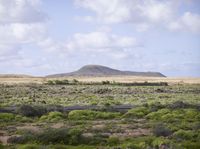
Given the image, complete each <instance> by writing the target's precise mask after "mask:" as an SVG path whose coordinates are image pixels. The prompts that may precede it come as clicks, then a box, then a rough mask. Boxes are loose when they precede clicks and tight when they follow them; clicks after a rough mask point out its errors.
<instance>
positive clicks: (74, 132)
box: [69, 128, 82, 145]
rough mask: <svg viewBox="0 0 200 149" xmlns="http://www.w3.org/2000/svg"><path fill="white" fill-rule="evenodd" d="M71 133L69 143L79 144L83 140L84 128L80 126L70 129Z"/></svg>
mask: <svg viewBox="0 0 200 149" xmlns="http://www.w3.org/2000/svg"><path fill="white" fill-rule="evenodd" d="M69 135H70V139H69V144H71V145H78V144H80V143H82V142H81V140H82V130H81V129H78V128H74V129H70V130H69Z"/></svg>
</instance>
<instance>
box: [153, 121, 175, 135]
mask: <svg viewBox="0 0 200 149" xmlns="http://www.w3.org/2000/svg"><path fill="white" fill-rule="evenodd" d="M153 134H154V135H155V136H157V137H160V136H164V137H166V136H169V135H171V134H172V132H171V130H170V129H168V128H167V127H165V126H164V125H163V124H162V123H160V124H157V125H155V127H154V128H153Z"/></svg>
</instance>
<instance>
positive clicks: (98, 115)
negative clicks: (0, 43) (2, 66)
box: [0, 80, 200, 149]
mask: <svg viewBox="0 0 200 149" xmlns="http://www.w3.org/2000/svg"><path fill="white" fill-rule="evenodd" d="M0 134H1V138H0V141H2V144H1V145H0V148H11V149H12V148H13V149H15V148H17V149H18V148H19V149H31V148H33V149H41V148H45V149H66V148H72V149H84V148H85V149H90V148H91V149H92V148H102V149H107V148H110V149H116V148H117V149H163V148H164V149H179V148H184V149H199V148H200V143H199V140H200V85H198V84H195V85H194V84H190V85H189V84H173V85H168V84H165V85H164V83H163V84H162V83H160V84H153V83H150V82H143V83H140V84H139V83H138V84H137V83H127V84H126V83H117V82H112V81H103V82H99V83H90V82H89V83H82V82H79V81H77V80H49V81H48V82H47V83H44V84H16V85H1V84H0ZM5 140H6V142H5Z"/></svg>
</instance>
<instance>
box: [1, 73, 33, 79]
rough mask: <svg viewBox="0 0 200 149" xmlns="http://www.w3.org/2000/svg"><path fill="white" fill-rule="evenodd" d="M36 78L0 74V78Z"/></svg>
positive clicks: (23, 75)
mask: <svg viewBox="0 0 200 149" xmlns="http://www.w3.org/2000/svg"><path fill="white" fill-rule="evenodd" d="M33 77H34V76H31V75H25V74H0V78H33Z"/></svg>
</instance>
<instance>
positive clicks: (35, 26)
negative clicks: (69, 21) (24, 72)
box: [0, 0, 47, 61]
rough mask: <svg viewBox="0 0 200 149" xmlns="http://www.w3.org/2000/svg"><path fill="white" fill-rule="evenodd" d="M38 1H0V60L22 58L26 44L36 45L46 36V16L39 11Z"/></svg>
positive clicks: (39, 2)
mask: <svg viewBox="0 0 200 149" xmlns="http://www.w3.org/2000/svg"><path fill="white" fill-rule="evenodd" d="M40 4H41V1H40V0H1V1H0V35H1V36H0V60H1V61H3V60H6V61H11V60H12V59H19V58H22V57H21V56H20V54H19V53H20V51H21V50H22V49H23V47H24V46H25V45H26V44H36V43H37V42H39V41H41V40H44V39H45V38H46V36H47V31H46V26H45V21H46V20H47V15H46V14H45V13H44V12H42V11H41V9H40Z"/></svg>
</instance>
